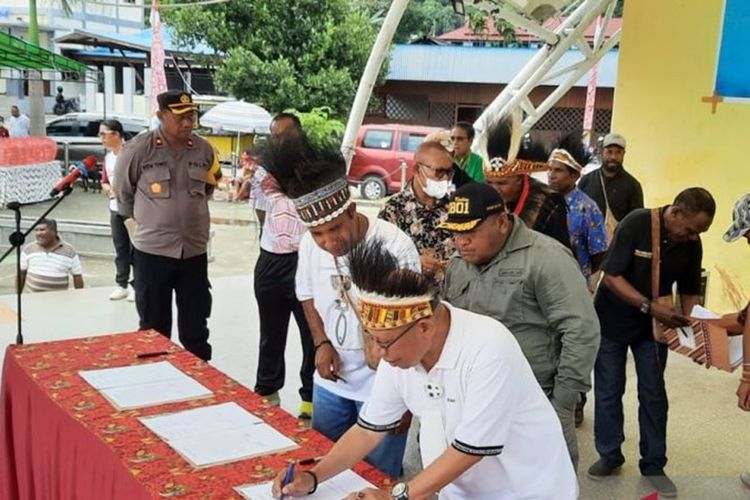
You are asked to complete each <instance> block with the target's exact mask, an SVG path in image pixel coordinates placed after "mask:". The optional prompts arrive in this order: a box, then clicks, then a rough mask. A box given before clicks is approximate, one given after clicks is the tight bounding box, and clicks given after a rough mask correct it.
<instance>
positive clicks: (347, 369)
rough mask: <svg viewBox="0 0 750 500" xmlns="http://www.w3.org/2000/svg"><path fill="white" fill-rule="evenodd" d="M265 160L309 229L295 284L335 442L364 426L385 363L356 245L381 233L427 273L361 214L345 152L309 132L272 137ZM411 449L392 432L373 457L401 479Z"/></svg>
mask: <svg viewBox="0 0 750 500" xmlns="http://www.w3.org/2000/svg"><path fill="white" fill-rule="evenodd" d="M263 164H264V165H265V166H266V168H267V169H268V171H269V173H270V174H271V175H273V177H274V178H276V180H277V181H278V182H279V184H280V185H281V187H282V189H283V190H284V191H285V192H286V194H287V195H288V196H289V197H290V198H292V200H293V202H294V205H295V208H296V211H297V214H298V215H299V217H300V220H301V221H302V222H303V224H305V225H306V226H308V232H307V233H306V234H305V235H304V236H303V237H302V239H301V241H300V245H299V263H298V267H297V274H296V279H295V281H296V293H297V298H298V299H299V301H300V302H301V303H302V307H303V309H304V311H305V317H306V318H307V322H308V324H309V325H310V331H311V333H312V337H313V342H314V345H315V366H316V369H317V372H316V374H315V376H314V387H313V409H314V410H313V417H312V426H313V428H314V429H316V430H318V431H320V432H321V433H323V434H324V435H325V436H327V437H328V438H329V439H332V440H334V441H335V440H337V439H339V438H340V437H341V435H343V434H344V432H346V430H347V429H349V428H350V427H351V426H353V425H354V424H355V423H356V421H357V415H358V413H359V410H360V408H361V407H362V405H363V403H364V401H365V400H366V399H367V398H368V397H369V395H370V389H371V387H372V382H373V379H374V375H375V372H374V369H373V367H374V366H377V360H376V359H373V358H372V357H370V359H368V357H367V352H366V351H367V348H366V343H365V342H364V337H363V332H362V329H361V326H360V322H359V319H358V317H357V314H356V311H355V310H354V308H355V304H356V300H357V294H358V290H357V288H356V287H355V286H353V285H352V282H351V277H350V273H349V269H348V266H347V264H346V259H345V257H346V255H347V254H348V253H349V251H350V249H351V248H352V247H353V246H355V245H357V244H358V243H360V242H362V241H365V240H367V241H369V240H371V239H374V238H378V239H383V240H385V241H386V242H387V245H388V248H389V249H390V250H391V251H392V252H393V253H394V254H395V255H397V256H398V259H399V262H401V264H402V265H403V267H408V268H410V269H414V270H417V271H419V270H420V264H419V254H418V253H417V249H416V247H415V246H414V243H412V241H411V240H410V239H409V237H408V236H406V234H404V233H403V232H402V231H401V230H399V229H398V228H397V227H396V226H394V225H393V224H391V223H388V222H385V221H383V220H379V219H375V220H373V221H370V220H368V219H367V217H365V216H364V215H362V214H360V213H358V212H357V209H356V205H354V203H352V200H351V195H350V192H349V185H348V182H347V180H346V164H345V162H344V159H343V157H342V156H341V154H340V153H339V152H338V151H321V150H315V149H314V148H312V147H311V146H310V144H309V143H308V141H307V139H306V137H305V136H304V135H296V136H290V135H285V136H282V137H279V138H277V139H275V140H274V139H272V140H271V141H270V143H269V147H268V150H267V151H266V155H265V158H264V161H263ZM409 419H410V416H409V417H408V418H407V419H406V420H405V424H404V427H408V423H409ZM405 446H406V435H405V434H404V433H401V434H400V435H389V436H388V437H387V438H386V440H385V441H384V442H383V443H382V445H381V446H380V447H379V448H378V449H377V450H374V451H373V453H371V454H370V455H369V456H368V461H369V462H370V463H372V464H373V465H375V466H376V467H377V468H378V469H380V470H381V471H383V472H384V473H386V474H389V475H391V476H393V477H397V476H399V475H400V473H401V466H402V460H403V452H404V448H405Z"/></svg>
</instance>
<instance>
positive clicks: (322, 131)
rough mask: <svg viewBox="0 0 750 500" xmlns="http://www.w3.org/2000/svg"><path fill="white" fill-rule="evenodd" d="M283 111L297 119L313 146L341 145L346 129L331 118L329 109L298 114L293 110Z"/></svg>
mask: <svg viewBox="0 0 750 500" xmlns="http://www.w3.org/2000/svg"><path fill="white" fill-rule="evenodd" d="M285 111H286V112H287V113H292V114H295V115H297V116H298V117H299V121H300V123H302V128H303V129H304V131H305V134H306V135H307V137H308V138H309V139H310V142H311V143H312V144H313V145H315V146H318V147H335V146H338V145H339V144H341V137H342V136H343V135H344V130H345V129H346V127H345V126H344V123H343V122H341V121H340V120H337V119H335V118H331V109H330V108H313V109H311V110H310V111H309V112H307V113H300V112H299V111H297V110H295V109H287V110H285Z"/></svg>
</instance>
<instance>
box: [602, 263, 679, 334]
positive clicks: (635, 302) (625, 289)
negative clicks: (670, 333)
mask: <svg viewBox="0 0 750 500" xmlns="http://www.w3.org/2000/svg"><path fill="white" fill-rule="evenodd" d="M603 283H604V285H605V286H606V287H607V288H609V289H610V290H612V292H613V293H614V294H615V295H617V296H618V297H620V298H621V299H622V300H623V301H625V302H627V303H628V304H630V305H631V306H633V307H637V308H640V307H641V304H643V302H644V301H646V300H648V298H647V297H644V296H643V295H641V293H640V292H639V291H638V290H636V289H635V288H634V287H633V285H631V284H630V283H628V281H627V280H626V279H625V278H623V277H622V276H612V275H610V274H607V273H604V281H603ZM650 314H651V316H653V317H654V318H655V319H656V320H658V321H660V322H661V323H663V324H664V325H666V326H670V327H676V326H687V325H689V324H690V320H689V319H688V318H686V317H684V316H680V315H679V314H677V313H675V312H674V310H672V309H670V308H669V307H667V306H663V305H661V304H659V303H657V302H655V301H651V311H650Z"/></svg>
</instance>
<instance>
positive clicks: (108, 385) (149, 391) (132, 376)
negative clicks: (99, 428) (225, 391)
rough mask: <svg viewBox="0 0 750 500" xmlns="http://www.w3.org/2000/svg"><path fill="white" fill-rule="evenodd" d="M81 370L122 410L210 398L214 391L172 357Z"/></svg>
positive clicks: (81, 373) (86, 378)
mask: <svg viewBox="0 0 750 500" xmlns="http://www.w3.org/2000/svg"><path fill="white" fill-rule="evenodd" d="M78 374H79V375H80V376H81V377H82V378H83V379H84V380H85V381H86V382H88V383H89V384H91V385H92V386H93V387H94V389H98V390H99V392H101V393H102V395H103V396H104V397H105V398H107V400H109V402H110V403H112V404H113V405H114V406H115V408H117V409H118V410H130V409H133V408H143V407H146V406H157V405H161V404H166V403H175V402H178V401H188V400H191V399H198V398H206V397H209V396H212V395H213V393H212V392H211V391H210V390H208V389H207V388H206V387H204V386H203V385H201V384H199V383H198V382H197V381H196V380H195V379H193V378H192V377H189V376H188V375H186V374H185V373H183V372H182V371H180V370H178V369H177V368H175V367H174V365H172V363H170V362H169V361H160V362H158V363H147V364H143V365H133V366H123V367H119V368H105V369H102V370H86V371H81V372H78Z"/></svg>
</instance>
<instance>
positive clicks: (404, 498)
mask: <svg viewBox="0 0 750 500" xmlns="http://www.w3.org/2000/svg"><path fill="white" fill-rule="evenodd" d="M391 499H392V500H409V485H407V484H406V483H396V484H394V485H393V488H391Z"/></svg>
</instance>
